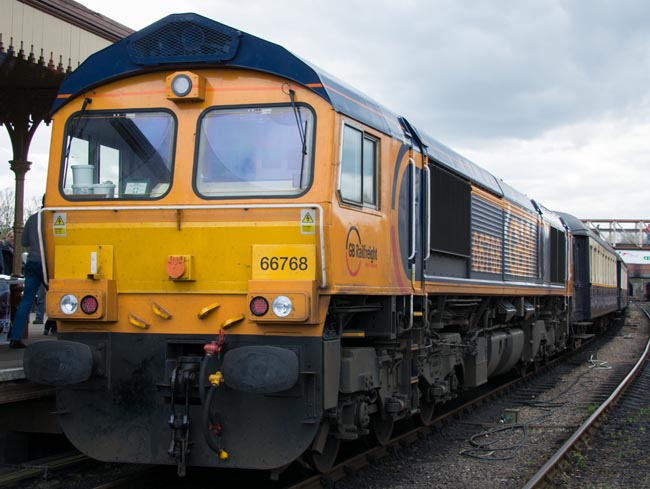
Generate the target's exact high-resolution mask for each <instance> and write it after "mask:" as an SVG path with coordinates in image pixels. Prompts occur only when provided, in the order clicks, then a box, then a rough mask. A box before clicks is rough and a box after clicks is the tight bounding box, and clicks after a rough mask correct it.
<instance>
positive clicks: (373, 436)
mask: <svg viewBox="0 0 650 489" xmlns="http://www.w3.org/2000/svg"><path fill="white" fill-rule="evenodd" d="M394 425H395V421H394V420H393V418H391V417H390V416H388V417H387V418H386V419H382V418H381V415H380V414H373V415H372V416H370V440H371V441H372V442H374V443H376V444H377V445H381V446H384V445H386V444H387V443H388V441H389V440H390V436H391V435H392V434H393V426H394Z"/></svg>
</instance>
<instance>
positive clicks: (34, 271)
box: [9, 261, 44, 340]
mask: <svg viewBox="0 0 650 489" xmlns="http://www.w3.org/2000/svg"><path fill="white" fill-rule="evenodd" d="M43 284H44V280H43V266H42V264H41V262H40V261H28V262H27V263H25V288H24V289H23V298H22V299H21V300H20V304H19V305H18V309H17V310H16V315H15V316H14V323H13V325H12V327H11V333H10V334H9V339H11V340H20V339H21V338H22V336H23V331H24V329H25V326H27V320H28V319H29V311H31V309H32V304H33V303H34V298H35V297H36V294H37V293H38V289H39V288H40V286H41V285H43Z"/></svg>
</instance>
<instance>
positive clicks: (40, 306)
mask: <svg viewBox="0 0 650 489" xmlns="http://www.w3.org/2000/svg"><path fill="white" fill-rule="evenodd" d="M43 319H45V284H41V286H40V287H39V288H38V297H37V298H36V317H35V318H34V320H35V321H41V322H43Z"/></svg>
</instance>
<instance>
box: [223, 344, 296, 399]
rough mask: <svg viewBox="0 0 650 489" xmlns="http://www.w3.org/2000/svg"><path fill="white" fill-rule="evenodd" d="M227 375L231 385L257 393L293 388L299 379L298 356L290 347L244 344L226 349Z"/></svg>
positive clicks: (225, 372)
mask: <svg viewBox="0 0 650 489" xmlns="http://www.w3.org/2000/svg"><path fill="white" fill-rule="evenodd" d="M223 376H224V379H225V383H226V385H227V386H228V387H230V388H232V389H236V390H240V391H245V392H252V393H256V394H272V393H274V392H282V391H286V390H288V389H291V388H292V387H293V386H294V385H295V384H296V382H297V381H298V357H297V356H296V354H295V353H294V352H292V351H291V350H288V349H286V348H278V347H275V346H267V345H259V346H243V347H241V348H235V349H234V350H230V351H229V352H227V353H226V355H225V356H224V359H223Z"/></svg>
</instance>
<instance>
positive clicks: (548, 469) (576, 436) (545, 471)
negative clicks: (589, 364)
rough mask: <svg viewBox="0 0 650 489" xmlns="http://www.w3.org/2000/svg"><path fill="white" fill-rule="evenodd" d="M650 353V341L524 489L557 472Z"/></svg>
mask: <svg viewBox="0 0 650 489" xmlns="http://www.w3.org/2000/svg"><path fill="white" fill-rule="evenodd" d="M640 309H641V311H643V313H644V314H645V315H646V317H647V318H648V319H649V320H650V314H648V312H647V311H646V310H645V309H644V308H642V307H640ZM649 351H650V340H648V342H647V343H646V347H645V350H644V351H643V353H642V354H641V357H640V358H639V360H638V361H637V362H636V364H635V365H634V367H633V368H632V370H630V372H629V373H628V374H627V375H626V376H625V378H624V379H623V380H622V381H621V383H620V384H619V385H618V387H616V389H615V390H614V392H612V394H611V395H610V396H609V397H608V398H607V399H606V400H605V402H603V403H602V404H601V405H600V406H599V407H598V409H596V410H595V411H594V413H593V414H592V415H591V416H589V418H587V420H586V421H585V422H584V423H582V424H581V425H580V427H579V428H578V429H577V430H576V431H575V432H574V433H573V435H571V437H570V438H569V439H568V440H567V441H566V442H564V444H563V445H562V446H561V447H560V448H559V449H558V450H557V451H556V452H555V453H554V454H553V456H552V457H551V458H550V459H549V460H548V461H547V462H546V463H545V464H544V465H543V466H542V467H541V468H540V469H539V470H538V471H537V472H536V473H535V475H533V477H531V478H530V479H529V480H528V482H527V483H526V485H524V489H532V488H535V487H539V486H540V485H541V484H542V483H543V482H544V480H545V479H546V478H547V477H548V476H549V475H550V474H551V473H552V472H553V471H554V470H555V468H556V467H557V466H558V464H559V463H560V462H561V461H562V460H563V459H565V458H566V457H567V455H568V454H569V453H570V452H571V451H572V450H573V447H574V446H575V445H576V443H577V442H578V440H580V439H582V438H583V437H584V436H585V434H586V433H587V432H588V431H589V430H590V429H591V427H592V426H594V424H595V423H596V422H597V421H598V420H599V419H600V418H601V416H602V415H603V414H604V413H605V412H606V411H607V410H608V409H610V408H611V407H612V406H613V405H614V404H615V403H616V402H617V401H618V399H619V398H620V396H621V394H622V393H623V392H624V391H625V389H626V388H627V387H628V386H629V385H630V384H631V383H632V381H633V380H634V379H635V378H636V377H637V375H638V374H639V372H640V371H641V370H642V368H643V367H644V363H645V362H646V359H647V358H648V352H649Z"/></svg>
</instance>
